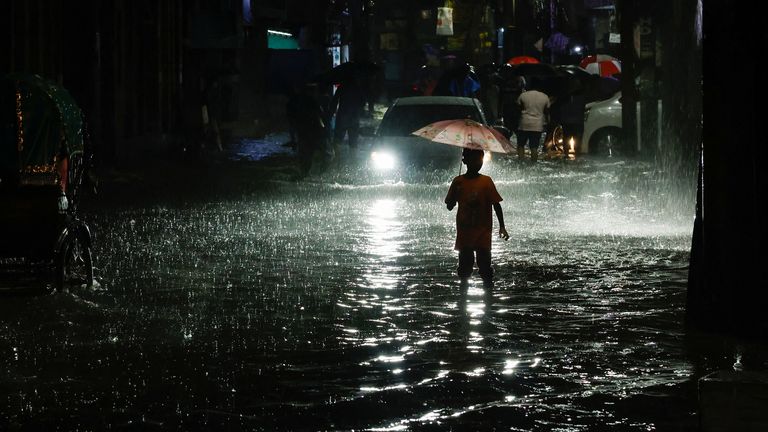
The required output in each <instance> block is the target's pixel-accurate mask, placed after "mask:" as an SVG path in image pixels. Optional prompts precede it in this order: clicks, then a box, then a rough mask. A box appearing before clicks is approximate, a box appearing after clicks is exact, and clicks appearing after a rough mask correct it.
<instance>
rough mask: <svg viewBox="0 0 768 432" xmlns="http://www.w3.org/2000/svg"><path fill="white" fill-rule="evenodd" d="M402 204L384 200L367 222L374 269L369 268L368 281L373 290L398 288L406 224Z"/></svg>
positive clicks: (371, 208) (374, 207)
mask: <svg viewBox="0 0 768 432" xmlns="http://www.w3.org/2000/svg"><path fill="white" fill-rule="evenodd" d="M397 208H398V203H397V202H396V201H395V200H392V199H380V200H376V201H374V202H373V203H372V205H371V207H370V209H369V210H368V214H367V218H366V220H365V222H366V225H367V227H368V229H367V232H366V237H367V240H368V250H367V252H368V253H369V254H370V255H371V258H372V261H373V263H372V265H370V266H368V268H367V270H366V273H365V279H366V280H367V281H368V284H369V286H370V287H372V288H385V289H392V288H395V287H396V285H397V280H398V278H397V275H396V274H395V273H394V272H395V270H396V266H395V260H396V259H397V258H398V257H400V256H401V255H402V252H401V251H400V246H401V238H402V235H403V223H402V222H401V221H400V220H399V219H398V214H397Z"/></svg>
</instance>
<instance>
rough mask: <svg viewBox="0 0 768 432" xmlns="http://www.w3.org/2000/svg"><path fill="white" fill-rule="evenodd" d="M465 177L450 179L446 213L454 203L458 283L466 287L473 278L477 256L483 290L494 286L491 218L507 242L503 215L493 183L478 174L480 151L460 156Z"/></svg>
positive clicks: (468, 151) (480, 166)
mask: <svg viewBox="0 0 768 432" xmlns="http://www.w3.org/2000/svg"><path fill="white" fill-rule="evenodd" d="M462 155H463V159H462V162H464V164H465V165H467V173H466V174H463V175H460V176H457V177H455V178H454V179H453V182H452V183H451V187H450V188H449V189H448V195H447V196H446V197H445V204H446V206H447V207H448V210H453V207H455V206H456V203H458V204H459V209H458V211H457V212H456V245H455V246H454V249H455V250H457V251H459V267H458V273H459V277H460V278H461V283H462V284H466V283H467V282H468V280H469V277H470V276H471V275H472V270H473V268H474V264H475V256H477V268H478V272H479V273H480V277H481V278H483V283H484V284H485V286H487V287H490V286H493V268H492V267H491V233H492V232H493V215H492V214H491V208H493V210H494V211H495V212H496V217H497V218H498V220H499V236H500V237H501V238H503V239H504V240H508V239H509V234H507V230H506V228H504V214H503V213H502V211H501V204H499V203H500V202H501V201H502V198H501V195H499V192H498V191H496V185H495V184H493V180H492V179H491V178H490V177H488V176H486V175H482V174H480V168H482V167H483V151H482V150H473V149H464V151H463V152H462Z"/></svg>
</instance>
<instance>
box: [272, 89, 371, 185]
mask: <svg viewBox="0 0 768 432" xmlns="http://www.w3.org/2000/svg"><path fill="white" fill-rule="evenodd" d="M367 104H368V93H367V91H366V88H365V83H364V80H363V79H362V78H354V79H350V80H347V81H345V82H343V83H342V84H340V85H338V87H337V88H336V90H335V92H334V93H333V95H332V96H329V95H328V94H325V93H323V92H321V90H320V86H319V85H318V84H317V83H306V84H304V85H303V86H297V87H296V88H294V89H293V92H292V94H291V95H290V96H289V98H288V102H287V104H286V115H287V117H288V123H289V130H290V134H291V137H290V138H291V141H292V142H293V143H295V145H296V150H297V154H298V158H299V170H300V177H305V176H306V175H307V174H309V172H310V170H311V168H312V163H313V160H314V158H315V154H316V153H317V152H323V161H324V162H325V163H328V162H330V161H332V160H333V159H334V158H335V156H336V154H338V152H339V147H340V145H341V143H342V141H343V140H344V138H345V136H346V137H347V138H348V143H349V146H350V148H357V143H358V139H359V137H360V120H361V117H362V116H363V114H364V112H365V107H366V105H367ZM329 142H330V144H331V145H328V144H329Z"/></svg>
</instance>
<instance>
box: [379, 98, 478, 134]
mask: <svg viewBox="0 0 768 432" xmlns="http://www.w3.org/2000/svg"><path fill="white" fill-rule="evenodd" d="M463 118H468V119H472V120H474V121H477V122H480V123H482V122H483V119H482V118H481V117H480V112H479V111H478V109H477V107H475V106H472V105H400V106H394V107H393V108H392V109H390V110H389V111H388V112H387V114H386V115H385V116H384V118H383V119H382V120H381V126H379V135H383V136H408V135H410V134H411V132H414V131H415V130H417V129H419V128H422V127H424V126H426V125H428V124H430V123H434V122H436V121H440V120H453V119H463Z"/></svg>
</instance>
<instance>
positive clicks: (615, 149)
mask: <svg viewBox="0 0 768 432" xmlns="http://www.w3.org/2000/svg"><path fill="white" fill-rule="evenodd" d="M589 152H590V153H591V154H593V155H595V156H601V157H609V158H610V157H622V156H630V155H631V150H630V149H629V148H628V147H627V145H626V143H625V142H624V137H623V136H622V131H621V129H619V128H615V127H609V128H603V129H600V130H599V131H597V132H595V133H594V135H592V138H590V140H589Z"/></svg>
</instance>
